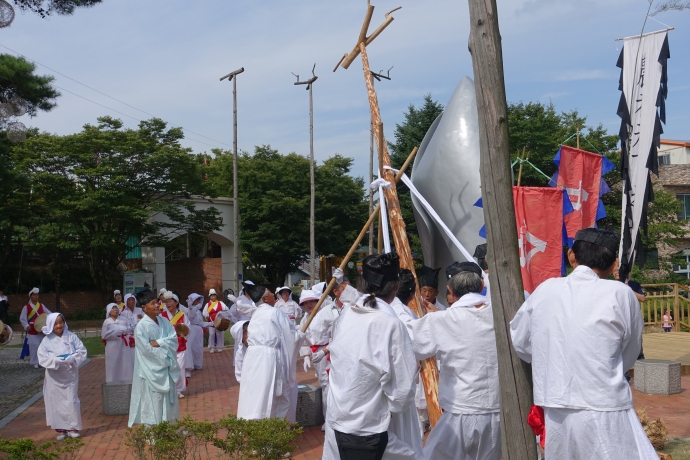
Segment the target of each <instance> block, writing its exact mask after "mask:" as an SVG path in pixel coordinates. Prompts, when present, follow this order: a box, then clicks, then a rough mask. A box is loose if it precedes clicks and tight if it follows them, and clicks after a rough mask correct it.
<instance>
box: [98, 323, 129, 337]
mask: <svg viewBox="0 0 690 460" xmlns="http://www.w3.org/2000/svg"><path fill="white" fill-rule="evenodd" d="M124 333H125V327H124V326H122V325H120V324H117V323H116V322H114V321H108V320H107V319H106V320H105V321H103V327H102V328H101V339H103V340H106V341H107V340H115V339H118V340H119V337H120V335H122V334H124Z"/></svg>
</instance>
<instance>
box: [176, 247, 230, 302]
mask: <svg viewBox="0 0 690 460" xmlns="http://www.w3.org/2000/svg"><path fill="white" fill-rule="evenodd" d="M222 271H223V265H222V260H221V259H220V258H214V259H210V258H192V259H183V260H175V261H171V262H166V263H165V287H166V289H170V290H173V291H177V292H179V293H180V296H181V298H180V301H181V302H182V303H186V301H187V296H189V294H191V293H192V292H196V293H198V294H201V295H203V296H204V297H205V298H206V300H208V290H209V289H211V288H213V289H215V290H216V291H217V292H218V294H219V295H220V293H221V292H222V290H223V277H222Z"/></svg>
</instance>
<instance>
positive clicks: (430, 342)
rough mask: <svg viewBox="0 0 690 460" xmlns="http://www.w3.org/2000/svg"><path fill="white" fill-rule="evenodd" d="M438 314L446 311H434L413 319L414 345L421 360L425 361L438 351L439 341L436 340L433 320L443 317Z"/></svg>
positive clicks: (415, 352)
mask: <svg viewBox="0 0 690 460" xmlns="http://www.w3.org/2000/svg"><path fill="white" fill-rule="evenodd" d="M438 315H444V317H445V313H441V312H438V313H434V314H433V315H424V316H422V317H421V318H420V319H418V320H416V321H412V322H411V324H410V328H411V329H412V337H414V339H413V340H412V346H413V350H414V354H415V357H416V358H417V359H418V360H419V361H423V360H425V359H427V358H430V357H432V356H436V353H438V343H437V342H436V335H435V334H434V330H433V329H434V326H433V320H435V319H437V318H442V317H441V316H438Z"/></svg>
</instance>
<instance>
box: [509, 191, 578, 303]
mask: <svg viewBox="0 0 690 460" xmlns="http://www.w3.org/2000/svg"><path fill="white" fill-rule="evenodd" d="M564 199H567V198H565V197H564V192H563V190H562V189H560V188H550V187H513V203H514V204H515V221H516V224H517V232H518V246H519V250H520V268H521V270H522V283H523V286H524V289H525V291H527V292H528V293H530V294H531V293H532V292H533V291H534V290H535V289H536V288H537V286H539V285H540V284H541V283H542V282H544V281H546V280H547V279H549V278H555V277H559V276H561V269H562V266H563V214H564V202H563V201H564ZM568 208H569V206H568Z"/></svg>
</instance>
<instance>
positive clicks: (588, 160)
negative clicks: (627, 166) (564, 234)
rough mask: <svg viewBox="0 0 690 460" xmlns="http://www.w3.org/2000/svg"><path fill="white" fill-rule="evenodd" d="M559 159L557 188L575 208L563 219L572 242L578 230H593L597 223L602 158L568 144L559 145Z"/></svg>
mask: <svg viewBox="0 0 690 460" xmlns="http://www.w3.org/2000/svg"><path fill="white" fill-rule="evenodd" d="M559 156H560V158H559V161H558V163H559V165H558V182H557V185H558V187H560V188H564V189H565V190H566V191H567V192H568V196H570V201H571V203H572V204H573V209H574V212H572V213H570V214H568V215H567V216H566V217H565V227H566V229H567V231H568V238H571V239H572V238H575V233H577V231H578V230H581V229H583V228H590V227H594V225H595V223H596V221H597V209H598V207H599V187H600V184H601V175H602V158H603V157H602V156H601V155H597V154H596V153H591V152H587V151H585V150H580V149H576V148H573V147H568V146H567V145H563V146H561V150H560V152H559V154H558V155H557V157H556V158H558V157H559Z"/></svg>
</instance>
